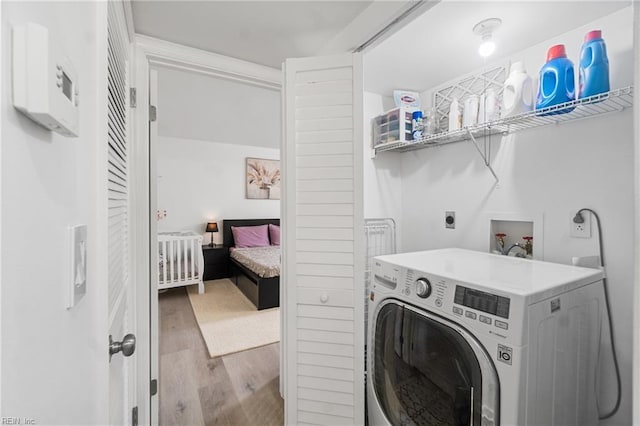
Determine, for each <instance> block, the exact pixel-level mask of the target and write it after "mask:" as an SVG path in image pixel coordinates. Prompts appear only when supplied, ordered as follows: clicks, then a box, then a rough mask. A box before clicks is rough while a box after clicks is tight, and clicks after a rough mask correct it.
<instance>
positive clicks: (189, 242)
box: [158, 232, 204, 294]
mask: <svg viewBox="0 0 640 426" xmlns="http://www.w3.org/2000/svg"><path fill="white" fill-rule="evenodd" d="M202 271H204V256H203V255H202V235H198V234H196V233H195V232H161V233H159V234H158V289H159V290H162V289H167V288H173V287H182V286H186V285H194V284H197V285H198V293H201V294H202V293H204V282H203V281H202Z"/></svg>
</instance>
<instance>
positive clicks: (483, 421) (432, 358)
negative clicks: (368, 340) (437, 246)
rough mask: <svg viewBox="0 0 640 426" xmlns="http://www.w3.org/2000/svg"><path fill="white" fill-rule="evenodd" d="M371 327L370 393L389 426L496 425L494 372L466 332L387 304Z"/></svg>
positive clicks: (413, 310)
mask: <svg viewBox="0 0 640 426" xmlns="http://www.w3.org/2000/svg"><path fill="white" fill-rule="evenodd" d="M373 327H374V330H373V332H374V333H375V335H374V336H372V337H374V342H373V348H371V349H372V355H373V357H374V359H373V365H372V367H373V371H372V377H373V389H374V393H375V396H376V398H377V399H378V404H379V405H380V407H381V408H382V410H383V412H384V415H385V417H386V418H387V420H388V421H389V423H391V424H392V425H414V424H415V425H434V426H435V425H438V426H442V425H470V424H474V425H496V424H499V422H498V415H499V387H500V385H499V382H498V376H497V373H496V370H495V367H494V365H493V362H492V361H491V359H490V357H489V356H488V354H487V353H486V351H485V350H484V348H483V347H482V346H481V344H480V343H479V342H478V341H477V340H476V339H475V337H473V336H472V335H471V334H469V333H468V332H467V331H466V330H465V329H463V328H462V327H460V326H459V325H457V324H455V323H453V322H451V321H449V320H447V319H445V318H442V317H439V316H437V315H435V314H432V313H428V312H425V311H422V310H419V309H417V308H415V307H413V306H410V305H406V304H403V303H401V302H398V301H395V300H392V299H389V300H388V301H385V302H383V303H381V304H380V305H379V306H378V309H377V310H376V314H375V320H374V324H373Z"/></svg>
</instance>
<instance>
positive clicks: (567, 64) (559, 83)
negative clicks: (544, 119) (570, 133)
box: [536, 44, 576, 115]
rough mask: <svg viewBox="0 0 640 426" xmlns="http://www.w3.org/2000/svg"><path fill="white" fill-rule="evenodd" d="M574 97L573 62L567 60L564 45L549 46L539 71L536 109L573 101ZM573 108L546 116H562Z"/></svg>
mask: <svg viewBox="0 0 640 426" xmlns="http://www.w3.org/2000/svg"><path fill="white" fill-rule="evenodd" d="M575 97H576V83H575V76H574V69H573V62H571V60H570V59H568V58H567V53H566V51H565V48H564V44H556V45H555V46H551V47H550V48H549V51H548V52H547V63H546V64H544V66H543V67H542V69H541V70H540V85H539V90H538V100H537V102H536V109H542V108H547V107H550V106H553V105H558V104H562V103H565V102H569V101H573V100H574V99H575ZM574 108H575V107H570V108H564V109H562V110H558V111H553V112H549V113H545V114H543V115H547V114H563V113H566V112H570V111H573V109H574Z"/></svg>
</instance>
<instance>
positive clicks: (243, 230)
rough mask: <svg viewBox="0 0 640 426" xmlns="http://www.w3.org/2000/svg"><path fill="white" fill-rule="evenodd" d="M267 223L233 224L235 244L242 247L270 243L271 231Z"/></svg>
mask: <svg viewBox="0 0 640 426" xmlns="http://www.w3.org/2000/svg"><path fill="white" fill-rule="evenodd" d="M267 229H268V228H267V225H259V226H232V227H231V232H233V240H234V242H235V246H236V247H238V248H241V247H264V246H268V245H269V232H268V231H267Z"/></svg>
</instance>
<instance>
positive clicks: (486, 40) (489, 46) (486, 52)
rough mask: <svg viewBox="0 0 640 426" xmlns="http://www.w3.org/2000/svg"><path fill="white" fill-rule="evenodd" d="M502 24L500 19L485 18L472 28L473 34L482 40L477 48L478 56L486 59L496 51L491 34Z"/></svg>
mask: <svg viewBox="0 0 640 426" xmlns="http://www.w3.org/2000/svg"><path fill="white" fill-rule="evenodd" d="M500 24H502V19H500V18H487V19H484V20H482V21H480V22H478V23H477V24H476V25H475V26H474V27H473V33H474V34H475V35H477V36H480V37H481V38H482V43H481V44H480V47H479V48H478V53H479V54H480V56H482V57H484V58H486V57H487V56H490V55H491V54H492V53H493V52H495V50H496V43H495V42H494V41H493V37H492V36H493V32H494V31H495V30H496V29H497V28H498V27H499V26H500Z"/></svg>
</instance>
